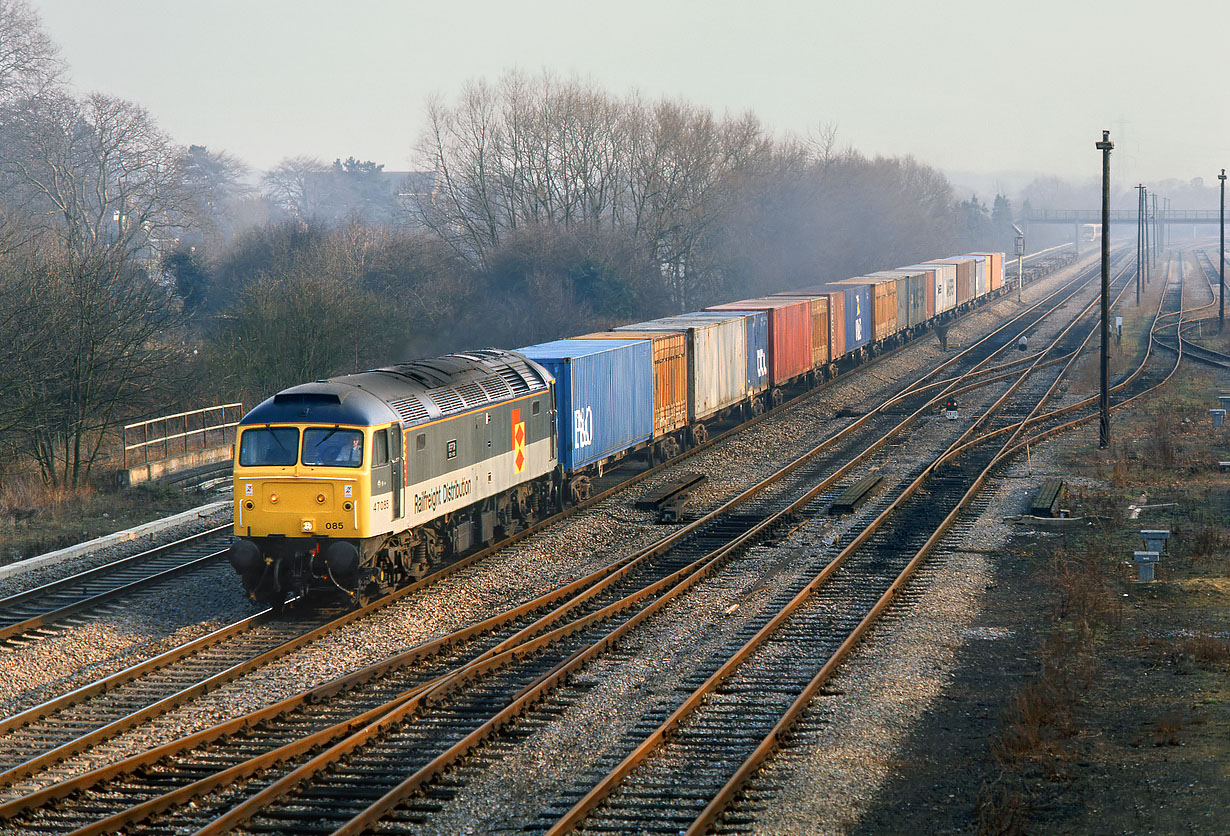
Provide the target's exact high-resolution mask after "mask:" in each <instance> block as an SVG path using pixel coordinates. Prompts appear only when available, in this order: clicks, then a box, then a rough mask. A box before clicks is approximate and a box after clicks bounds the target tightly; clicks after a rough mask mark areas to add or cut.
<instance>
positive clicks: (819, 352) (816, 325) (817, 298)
mask: <svg viewBox="0 0 1230 836" xmlns="http://www.w3.org/2000/svg"><path fill="white" fill-rule="evenodd" d="M773 298H774V299H806V300H807V301H808V303H809V304H810V305H811V367H812V368H813V369H821V368H824V367H825V366H827V365H828V363H829V360H830V359H831V358H832V357H833V338H832V335H831V334H830V333H829V304H830V302H829V297H828V296H826V295H824V294H821V293H806V292H803V291H799V292H797V293H791V292H790V291H782V292H781V293H774V294H773Z"/></svg>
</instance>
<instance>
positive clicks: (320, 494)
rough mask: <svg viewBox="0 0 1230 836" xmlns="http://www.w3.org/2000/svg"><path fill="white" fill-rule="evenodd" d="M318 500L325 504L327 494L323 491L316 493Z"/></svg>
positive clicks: (319, 502)
mask: <svg viewBox="0 0 1230 836" xmlns="http://www.w3.org/2000/svg"><path fill="white" fill-rule="evenodd" d="M316 502H317V503H318V504H320V505H324V504H325V495H324V494H323V493H318V494H316Z"/></svg>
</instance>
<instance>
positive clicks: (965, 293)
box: [924, 256, 974, 305]
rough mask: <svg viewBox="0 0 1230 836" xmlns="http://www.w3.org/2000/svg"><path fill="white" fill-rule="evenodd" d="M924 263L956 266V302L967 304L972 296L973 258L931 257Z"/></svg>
mask: <svg viewBox="0 0 1230 836" xmlns="http://www.w3.org/2000/svg"><path fill="white" fill-rule="evenodd" d="M924 263H926V264H953V265H956V268H957V304H958V305H965V304H968V303H969V302H970V301H972V300H973V298H974V259H972V258H966V257H963V256H957V257H955V258H933V259H931V260H930V261H927V262H924Z"/></svg>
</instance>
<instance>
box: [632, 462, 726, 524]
mask: <svg viewBox="0 0 1230 836" xmlns="http://www.w3.org/2000/svg"><path fill="white" fill-rule="evenodd" d="M707 480H708V477H707V476H705V474H703V473H684V474H683V475H681V476H680V477H679V478H678V479H675V480H674V481H671V482H667V483H666V484H665V485H662V486H661V487H659V488H657V489H655V490H652V491H650V492H649V493H647V494H645V495H644V496H642V497H641V498H640V499H639V500H638V501H637V503H636V507H637V508H640V509H641V510H645V511H657V512H658V522H662V523H676V522H680V521H682V520H683V516H684V514H685V513H686V512H687V507H688V502H689V501H690V500H691V498H692V491H693V490H695V489H696V488H698V487H700V486H701V485H703V484H704V483H705V482H706V481H707Z"/></svg>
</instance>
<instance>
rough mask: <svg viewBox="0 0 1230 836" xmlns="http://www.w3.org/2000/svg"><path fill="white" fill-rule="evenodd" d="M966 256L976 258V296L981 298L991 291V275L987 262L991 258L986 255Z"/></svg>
mask: <svg viewBox="0 0 1230 836" xmlns="http://www.w3.org/2000/svg"><path fill="white" fill-rule="evenodd" d="M964 257H965V258H972V259H974V297H975V298H978V299H981V298H982V297H983V296H986V295H987V293H989V292H990V291H991V284H990V281H991V275H990V272H989V271H988V270H987V264H988V262H989V261H990V260H991V259H989V258H988V257H987V256H985V255H968V256H964Z"/></svg>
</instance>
